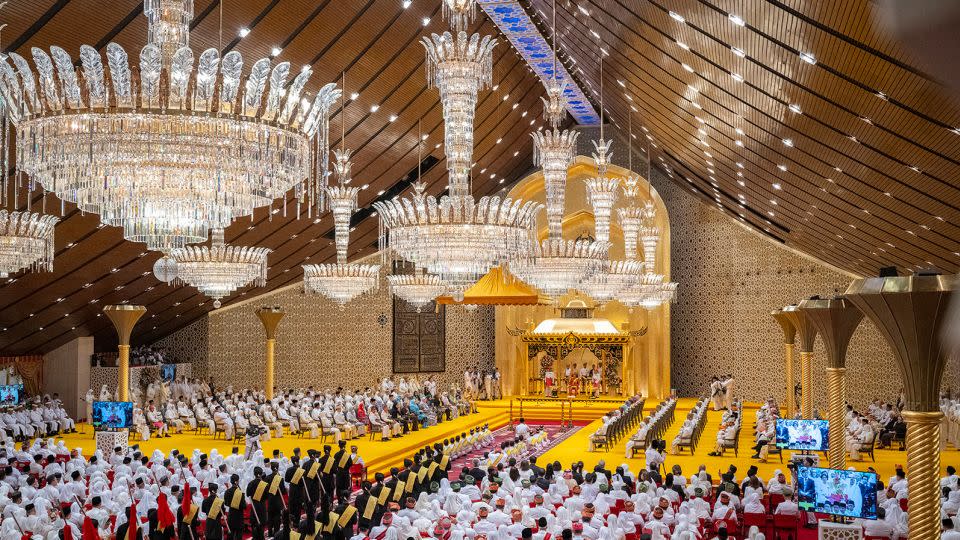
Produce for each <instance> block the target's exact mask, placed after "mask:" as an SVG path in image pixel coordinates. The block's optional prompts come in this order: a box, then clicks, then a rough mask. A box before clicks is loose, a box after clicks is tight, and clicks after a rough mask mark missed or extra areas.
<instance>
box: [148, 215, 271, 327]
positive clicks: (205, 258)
mask: <svg viewBox="0 0 960 540" xmlns="http://www.w3.org/2000/svg"><path fill="white" fill-rule="evenodd" d="M269 253H270V250H269V249H267V248H262V247H248V246H242V247H241V246H229V245H226V244H224V242H223V229H213V230H212V231H211V234H210V246H209V247H208V246H185V247H182V248H178V249H175V250H173V251H172V252H170V259H172V260H173V261H175V262H176V275H177V277H179V278H180V279H181V280H183V281H184V282H185V283H187V284H188V285H192V286H193V287H196V288H197V289H198V290H199V291H200V292H201V293H203V294H205V295H207V296H209V297H210V298H212V299H213V307H214V308H219V307H220V305H221V302H220V300H221V299H223V298H226V297H227V296H230V295H231V294H233V292H234V291H236V290H237V289H239V288H240V287H244V286H246V285H248V284H249V283H251V282H253V283H254V285H256V286H257V287H263V286H264V285H265V284H266V282H267V255H268V254H269ZM161 260H162V259H161Z"/></svg>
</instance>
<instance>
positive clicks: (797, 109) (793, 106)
mask: <svg viewBox="0 0 960 540" xmlns="http://www.w3.org/2000/svg"><path fill="white" fill-rule="evenodd" d="M788 108H789V109H790V112H792V113H795V114H803V111H801V110H800V106H799V105H797V104H796V103H791V104H790V106H789V107H788Z"/></svg>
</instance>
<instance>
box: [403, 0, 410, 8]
mask: <svg viewBox="0 0 960 540" xmlns="http://www.w3.org/2000/svg"><path fill="white" fill-rule="evenodd" d="M412 3H413V0H403V4H402V5H403V9H407V8H408V7H410V4H412Z"/></svg>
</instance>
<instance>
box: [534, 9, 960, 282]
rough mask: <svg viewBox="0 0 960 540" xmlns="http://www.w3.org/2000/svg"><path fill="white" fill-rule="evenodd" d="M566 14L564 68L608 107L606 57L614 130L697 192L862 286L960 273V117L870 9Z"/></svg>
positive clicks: (561, 24)
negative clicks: (919, 274) (646, 141)
mask: <svg viewBox="0 0 960 540" xmlns="http://www.w3.org/2000/svg"><path fill="white" fill-rule="evenodd" d="M557 3H558V33H559V37H560V40H561V43H562V49H563V50H564V51H565V52H566V53H568V54H569V58H567V65H568V67H572V69H573V70H574V71H575V72H576V73H577V75H579V76H580V77H582V78H583V79H584V80H585V81H586V84H587V85H588V86H589V87H590V89H591V91H592V92H593V93H594V95H596V94H597V92H598V91H599V89H600V71H599V69H598V62H597V59H598V58H599V54H600V52H599V49H600V48H601V47H602V48H603V49H604V50H605V51H607V53H608V54H609V56H607V57H606V59H605V62H604V65H605V69H604V73H603V78H604V91H605V93H606V96H605V108H606V110H607V113H608V115H609V116H610V117H611V118H612V119H613V120H614V121H615V122H616V123H617V124H618V126H619V127H620V128H621V129H626V126H627V115H628V114H633V115H634V118H635V122H634V125H635V126H636V125H637V124H642V126H643V128H644V132H640V133H639V135H641V136H642V135H647V134H648V135H649V137H650V140H651V142H652V144H653V145H655V146H654V147H653V148H651V151H652V154H653V156H654V159H655V160H656V161H657V162H658V163H660V164H662V165H664V166H665V167H667V168H668V169H669V170H670V172H671V174H672V176H673V178H674V179H675V180H676V181H678V182H679V183H680V184H681V185H684V186H686V187H687V188H689V189H690V190H691V191H692V192H693V193H696V194H697V195H698V196H700V197H702V198H705V199H707V200H709V201H710V203H712V204H715V205H717V206H718V207H719V208H721V209H722V210H723V211H725V212H726V213H727V214H729V215H730V216H731V217H733V218H734V219H738V220H742V221H743V222H745V223H747V224H749V225H750V226H752V227H754V228H755V229H757V230H759V231H763V232H765V233H766V234H769V235H770V236H772V237H774V238H776V239H778V240H780V241H782V242H785V243H787V244H788V245H790V246H792V247H794V248H797V249H799V250H801V251H804V252H806V253H808V254H811V255H813V256H815V257H817V258H819V259H821V260H824V261H826V262H828V263H831V264H833V265H835V266H837V267H840V268H843V269H846V270H848V271H850V272H853V273H856V274H861V275H873V274H875V273H876V272H877V270H878V269H879V268H881V267H885V266H897V267H899V268H900V269H901V271H904V270H906V271H911V270H916V269H917V268H918V267H931V266H933V267H937V268H939V269H941V270H943V271H947V272H956V271H957V270H958V268H960V267H958V263H960V228H958V224H960V180H958V178H960V175H958V173H960V168H958V165H960V130H956V129H955V128H956V127H957V126H960V109H958V107H957V103H956V101H954V100H952V99H951V98H950V97H948V96H949V95H950V93H949V92H948V91H947V90H946V89H945V88H944V87H943V86H942V85H941V84H940V83H938V82H937V81H936V80H934V78H933V77H932V76H930V75H928V74H925V73H924V72H923V71H921V70H920V69H918V68H916V67H914V65H915V64H916V62H913V61H912V60H911V59H910V58H909V57H908V56H907V55H906V54H905V53H904V52H903V51H902V49H901V47H900V46H899V45H898V43H897V42H896V41H894V40H893V39H892V38H891V37H889V36H890V32H886V31H884V29H882V28H879V27H878V25H877V23H876V22H875V18H874V16H873V15H874V14H873V13H872V12H871V10H872V9H874V7H875V6H874V5H873V4H871V3H870V2H866V1H853V0H849V1H842V2H805V1H801V0H792V1H772V0H771V1H761V0H751V1H748V0H711V1H706V0H704V1H697V0H592V1H590V0H578V1H570V0H559V1H558V2H557ZM551 5H552V3H551V0H531V4H530V9H532V10H533V11H535V12H538V13H540V16H541V18H543V19H545V20H549V19H548V18H547V17H548V16H549V15H550V13H551V9H552V7H551ZM671 13H672V14H673V15H671ZM731 15H733V16H735V17H739V18H740V20H742V21H743V25H740V24H737V23H736V22H735V21H734V18H732V17H731ZM681 19H682V20H681ZM734 48H736V50H734ZM801 53H804V54H806V53H809V54H812V55H813V56H812V58H815V63H808V62H806V61H804V60H803V59H802V58H801ZM791 106H794V107H793V110H791ZM640 140H641V141H642V137H641V138H640Z"/></svg>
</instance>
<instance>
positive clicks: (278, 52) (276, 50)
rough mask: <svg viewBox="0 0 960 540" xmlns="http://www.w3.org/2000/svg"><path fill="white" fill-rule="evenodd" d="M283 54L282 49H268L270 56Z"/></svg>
mask: <svg viewBox="0 0 960 540" xmlns="http://www.w3.org/2000/svg"><path fill="white" fill-rule="evenodd" d="M282 52H283V49H281V48H280V47H274V48H272V49H270V56H280V53H282Z"/></svg>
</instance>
